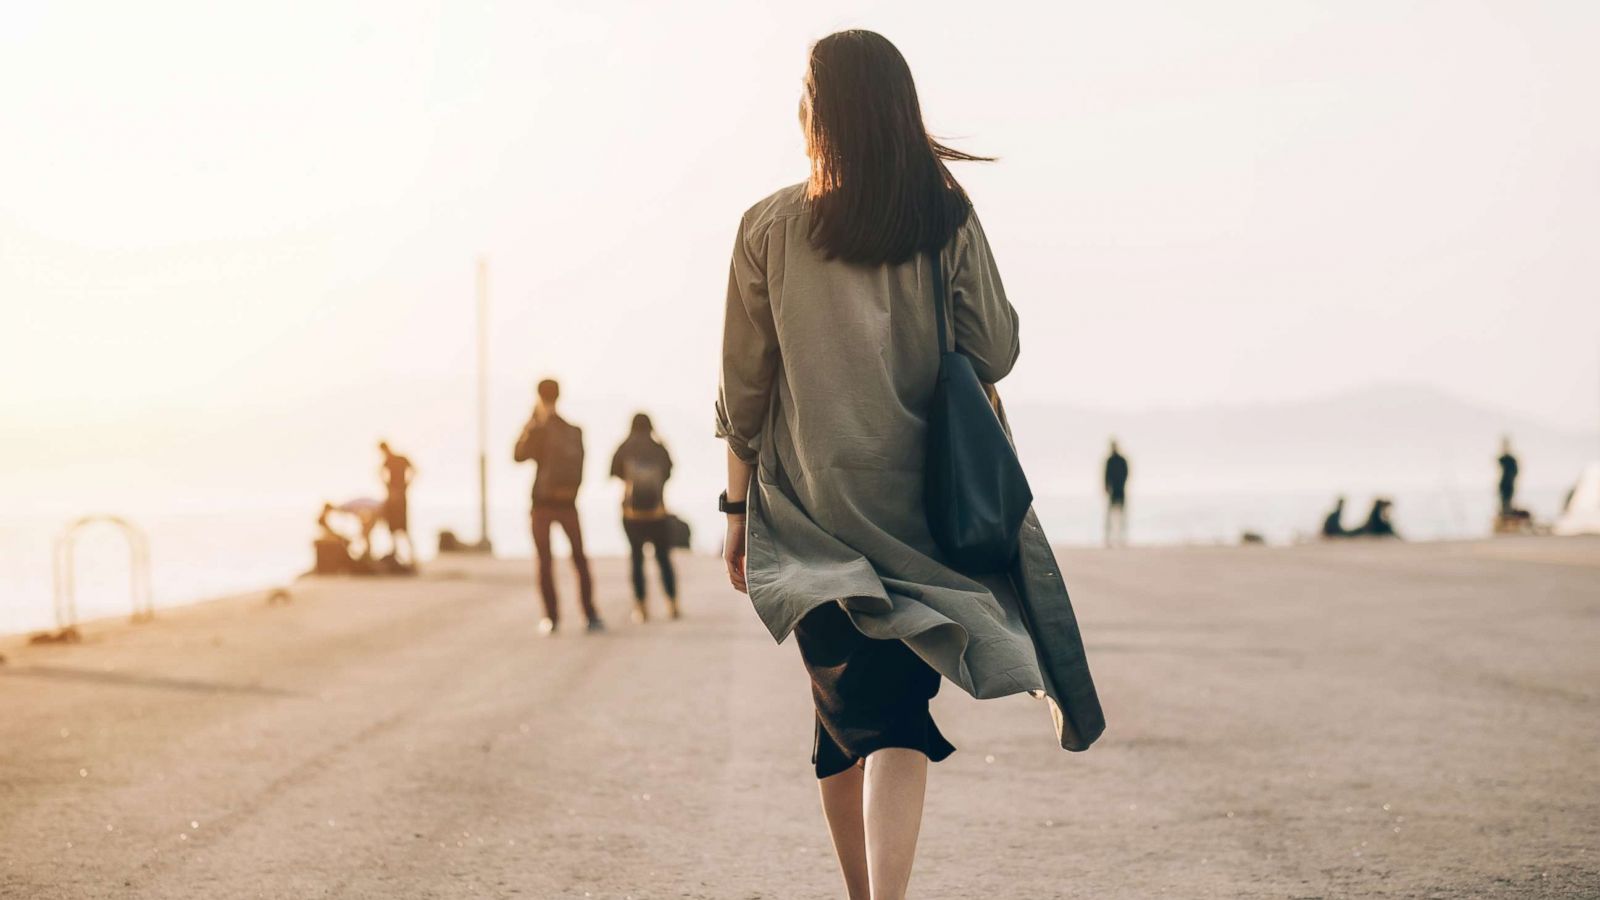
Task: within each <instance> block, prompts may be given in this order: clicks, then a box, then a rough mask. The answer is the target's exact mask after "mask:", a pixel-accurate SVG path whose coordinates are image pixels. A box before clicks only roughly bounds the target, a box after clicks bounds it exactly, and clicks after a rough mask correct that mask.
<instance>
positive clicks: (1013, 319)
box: [951, 212, 1022, 384]
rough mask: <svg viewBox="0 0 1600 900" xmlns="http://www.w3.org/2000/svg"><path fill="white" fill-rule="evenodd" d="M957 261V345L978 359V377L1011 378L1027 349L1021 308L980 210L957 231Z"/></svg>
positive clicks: (954, 292) (953, 293)
mask: <svg viewBox="0 0 1600 900" xmlns="http://www.w3.org/2000/svg"><path fill="white" fill-rule="evenodd" d="M953 251H954V252H953V254H952V255H953V257H954V258H953V260H952V266H951V307H952V310H953V312H954V314H955V332H956V349H958V350H960V351H961V352H962V353H964V354H966V355H967V357H968V358H969V359H971V360H972V367H973V369H975V370H976V371H977V373H978V377H979V378H981V379H983V380H984V381H985V382H988V383H989V384H994V383H995V382H997V381H999V380H1000V379H1002V378H1004V377H1006V375H1007V373H1009V372H1010V371H1011V367H1012V366H1013V365H1016V362H1017V356H1018V355H1019V354H1020V353H1021V352H1022V345H1021V342H1020V340H1019V338H1018V327H1017V326H1018V321H1017V311H1016V310H1015V309H1014V308H1012V306H1011V302H1010V301H1009V300H1007V299H1006V289H1005V286H1004V285H1002V284H1001V283H1000V269H999V268H998V267H996V266H995V263H994V254H993V253H991V252H990V250H989V239H988V237H987V236H985V235H984V233H983V225H982V224H981V223H980V222H979V221H978V214H977V213H976V212H973V213H971V214H970V215H969V216H968V217H967V222H966V224H964V225H962V226H961V230H960V231H959V232H957V233H956V241H955V247H954V248H953Z"/></svg>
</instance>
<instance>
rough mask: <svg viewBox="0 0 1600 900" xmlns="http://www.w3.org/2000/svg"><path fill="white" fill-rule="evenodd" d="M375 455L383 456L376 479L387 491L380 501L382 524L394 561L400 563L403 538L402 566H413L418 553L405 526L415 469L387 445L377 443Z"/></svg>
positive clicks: (381, 442) (386, 443)
mask: <svg viewBox="0 0 1600 900" xmlns="http://www.w3.org/2000/svg"><path fill="white" fill-rule="evenodd" d="M378 452H380V453H382V454H383V464H382V466H380V467H379V469H378V477H379V478H381V479H382V480H383V486H384V489H385V490H386V491H387V493H386V494H385V495H384V500H383V521H384V523H385V524H387V525H388V527H389V540H390V542H391V543H392V544H393V545H394V556H395V561H396V562H400V561H401V557H400V539H401V538H405V542H406V553H405V558H404V563H405V564H406V565H408V566H415V565H416V564H417V550H416V547H415V545H413V544H412V543H411V532H410V530H409V526H408V525H407V523H406V518H407V515H406V490H407V489H408V488H410V487H411V479H412V476H413V475H415V473H416V471H417V469H416V467H415V466H413V465H412V464H411V460H409V459H406V458H405V457H404V456H401V455H400V454H398V453H396V452H394V451H393V450H391V449H389V442H388V441H379V442H378Z"/></svg>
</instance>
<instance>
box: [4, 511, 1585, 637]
mask: <svg viewBox="0 0 1600 900" xmlns="http://www.w3.org/2000/svg"><path fill="white" fill-rule="evenodd" d="M1491 487H1492V485H1491ZM717 490H718V486H717V485H715V484H709V483H708V484H703V485H691V484H682V483H678V482H677V481H676V480H675V481H674V483H673V484H672V485H671V487H670V489H669V495H668V499H669V501H676V502H674V503H673V506H674V509H675V510H677V511H678V512H679V513H680V514H681V515H683V517H684V518H685V519H687V520H688V521H689V522H690V524H691V525H692V526H693V527H694V534H695V541H694V542H695V550H696V551H697V552H703V553H717V552H719V551H720V549H721V542H722V538H723V534H724V530H723V529H724V525H723V520H722V518H721V517H720V516H719V515H718V514H717V512H716V511H715V508H714V500H711V499H707V498H714V497H715V496H716V493H717ZM593 493H594V496H593V497H590V498H587V499H586V500H585V501H584V502H582V503H581V504H580V512H581V513H582V515H583V522H584V540H585V544H586V548H587V549H588V551H589V553H590V554H591V555H614V554H621V553H625V552H626V551H627V543H626V540H625V539H624V537H623V534H622V527H621V523H620V517H619V514H618V511H617V508H616V506H615V500H614V498H613V497H612V496H610V495H609V494H602V493H601V492H593ZM1562 494H1563V492H1562V491H1559V490H1556V489H1542V490H1538V489H1533V490H1528V491H1524V492H1522V493H1521V494H1520V495H1519V504H1520V505H1524V506H1527V507H1529V508H1530V509H1532V510H1533V511H1534V512H1535V514H1536V516H1538V517H1539V518H1540V519H1543V520H1546V521H1547V520H1549V519H1550V518H1552V517H1553V516H1554V515H1555V514H1556V513H1557V511H1558V510H1559V507H1560V504H1561V502H1562ZM1390 496H1391V497H1392V498H1393V499H1394V501H1395V507H1394V510H1393V520H1394V522H1395V524H1396V526H1397V528H1398V529H1399V530H1400V533H1401V534H1402V535H1403V536H1405V537H1406V538H1408V539H1412V540H1442V539H1455V538H1473V537H1483V536H1486V535H1487V534H1488V533H1489V530H1490V522H1491V518H1492V516H1493V512H1494V508H1495V503H1496V500H1495V498H1494V495H1493V492H1492V490H1487V491H1477V492H1467V491H1442V490H1436V491H1399V492H1396V493H1394V494H1391V495H1390ZM691 498H692V499H691ZM1332 499H1333V498H1332V497H1331V496H1330V495H1328V494H1326V493H1321V492H1317V493H1303V494H1285V493H1250V492H1204V493H1194V494H1176V493H1167V494H1157V495H1149V496H1145V495H1141V494H1140V493H1139V492H1138V491H1137V490H1134V491H1132V492H1131V493H1130V497H1129V506H1128V524H1129V537H1130V539H1131V541H1132V543H1134V544H1137V545H1179V544H1232V543H1237V542H1238V541H1239V540H1240V537H1241V535H1242V534H1243V533H1244V532H1246V531H1249V532H1254V533H1256V534H1260V535H1261V536H1262V537H1264V538H1265V539H1266V540H1267V541H1268V542H1269V543H1274V544H1286V543H1293V542H1296V541H1299V540H1311V539H1314V538H1315V536H1316V533H1317V530H1318V529H1319V528H1320V526H1321V522H1322V519H1323V516H1324V515H1326V513H1327V510H1328V509H1329V508H1330V507H1331V504H1332ZM694 500H697V501H698V502H693V501H694ZM1370 500H1371V498H1370V497H1367V496H1362V495H1352V496H1351V497H1350V498H1349V503H1348V504H1347V506H1346V512H1345V519H1344V521H1345V525H1346V526H1347V527H1355V526H1356V525H1359V524H1360V522H1361V521H1362V520H1363V519H1364V518H1365V516H1366V511H1367V509H1368V506H1369V505H1370ZM1035 508H1036V510H1037V511H1038V513H1039V516H1040V519H1041V521H1042V523H1043V525H1044V528H1045V531H1046V532H1047V533H1048V534H1049V535H1050V537H1051V539H1052V540H1053V541H1054V542H1055V543H1057V544H1061V545H1069V546H1072V545H1078V546H1094V545H1097V544H1099V543H1100V541H1101V539H1102V533H1101V529H1102V524H1103V515H1104V506H1103V502H1102V500H1101V498H1099V497H1094V496H1086V495H1072V496H1066V495H1045V496H1040V497H1038V498H1037V499H1036V501H1035ZM115 512H119V513H121V514H124V515H126V516H127V518H129V519H130V520H131V521H133V522H135V523H136V524H137V525H138V526H139V527H140V528H141V529H142V530H143V531H144V533H145V535H146V539H147V541H148V543H149V548H150V575H151V594H152V599H153V602H154V604H155V606H156V607H157V608H158V609H159V608H162V607H172V606H178V605H182V604H186V603H193V602H196V601H200V600H206V599H212V598H216V597H222V596H228V595H232V594H240V593H246V592H261V593H262V596H263V598H264V597H265V593H266V591H268V590H270V589H273V588H278V587H290V588H292V585H293V583H294V580H295V578H296V577H297V576H298V575H300V574H301V573H304V572H305V571H306V570H308V569H309V568H310V567H311V563H312V550H311V541H312V538H313V536H314V535H315V533H316V525H315V518H316V513H317V510H315V509H310V510H299V509H271V508H269V509H230V510H228V511H226V512H214V513H206V512H195V511H187V512H183V513H158V512H145V513H144V514H142V515H141V514H140V511H138V510H117V511H115ZM477 518H478V517H477V513H476V508H475V507H472V506H468V505H465V504H438V503H429V502H427V501H426V498H423V497H417V498H414V499H413V501H412V504H411V525H412V529H413V535H414V537H415V538H416V540H417V544H418V550H419V551H420V555H421V557H422V559H423V560H424V561H427V560H429V559H431V558H432V557H433V556H434V550H435V548H436V547H437V535H438V532H439V530H440V529H441V528H452V529H454V530H456V532H457V534H458V535H459V536H461V537H462V538H463V539H465V540H468V541H471V540H475V539H476V538H477V525H476V523H477ZM67 524H68V522H67V520H64V519H61V518H55V517H45V516H23V517H16V516H13V517H10V518H5V517H0V634H12V633H21V632H27V631H33V630H38V629H46V628H50V627H53V626H54V625H55V622H56V618H55V613H54V597H55V594H54V574H53V571H52V568H53V567H52V562H51V561H52V554H53V552H54V551H53V548H54V545H55V543H56V541H57V539H58V538H59V537H60V535H61V533H62V530H63V529H64V528H65V526H66V525H67ZM557 532H558V533H559V529H557ZM490 535H491V537H492V539H493V542H494V546H495V551H496V553H497V554H499V555H501V556H511V557H527V556H529V555H531V553H532V544H531V540H530V537H529V532H528V514H527V507H526V501H522V502H516V501H511V502H506V503H499V504H496V505H494V506H493V507H492V508H491V511H490ZM555 542H556V546H557V549H558V552H565V549H566V545H565V542H564V540H563V539H562V538H560V537H559V536H558V537H556V538H555ZM377 544H378V552H379V553H380V554H382V553H385V552H387V551H388V547H389V545H388V543H387V538H386V536H384V535H383V533H382V529H381V526H380V529H379V533H378V537H377ZM75 563H76V566H75V578H74V581H75V596H76V601H77V603H76V605H77V611H78V616H79V618H80V619H82V620H88V619H93V618H100V617H116V616H126V615H128V614H129V613H130V612H131V611H132V610H131V593H130V584H129V571H128V565H129V560H128V548H127V545H126V542H125V540H124V538H123V537H122V535H121V534H120V533H119V532H118V531H117V530H116V529H114V528H112V527H110V526H106V525H94V526H90V527H88V528H86V529H84V530H83V531H82V533H81V534H80V535H79V538H78V540H77V544H76V551H75ZM1067 574H1068V585H1069V587H1070V585H1071V578H1070V576H1071V573H1070V572H1068V573H1067ZM528 576H529V591H530V598H531V592H532V589H533V572H532V570H531V566H530V571H529V573H528ZM617 589H618V590H621V588H620V587H618V588H617Z"/></svg>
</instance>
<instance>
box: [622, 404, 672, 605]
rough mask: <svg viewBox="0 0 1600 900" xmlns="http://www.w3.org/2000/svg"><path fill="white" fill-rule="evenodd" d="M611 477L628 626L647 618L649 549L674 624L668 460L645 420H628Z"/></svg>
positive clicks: (665, 450) (647, 419)
mask: <svg viewBox="0 0 1600 900" xmlns="http://www.w3.org/2000/svg"><path fill="white" fill-rule="evenodd" d="M611 477H612V478H620V479H621V480H622V484H623V491H622V530H623V532H624V533H626V534H627V536H628V555H629V561H630V563H631V566H632V572H633V604H634V607H633V620H634V621H635V622H641V623H642V622H644V621H646V620H647V619H649V617H650V613H649V611H648V610H647V609H646V608H645V602H644V599H645V578H644V548H645V545H646V544H648V545H650V546H651V547H652V548H654V552H655V557H656V568H657V569H658V570H659V571H660V573H661V589H662V590H663V591H665V592H666V595H667V615H669V616H670V617H672V618H674V619H676V618H678V617H679V616H680V615H681V613H680V611H679V609H678V579H677V575H676V573H675V572H673V570H672V540H671V538H672V535H671V533H670V531H671V522H670V520H669V517H668V515H667V505H666V485H667V479H668V478H671V477H672V456H671V454H669V453H668V452H667V448H666V446H665V445H664V444H662V443H661V441H660V440H659V439H657V437H656V435H655V429H654V426H653V425H652V424H651V422H650V417H649V416H647V415H645V414H644V413H639V414H638V415H636V416H634V417H633V424H632V426H631V428H630V429H629V431H628V437H627V439H626V440H624V441H623V442H622V446H620V447H618V448H617V452H616V454H615V455H613V456H612V457H611Z"/></svg>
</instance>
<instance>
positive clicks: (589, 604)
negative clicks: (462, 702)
mask: <svg viewBox="0 0 1600 900" xmlns="http://www.w3.org/2000/svg"><path fill="white" fill-rule="evenodd" d="M537 392H538V400H537V402H535V403H534V407H533V415H532V416H530V417H529V419H528V424H527V425H525V426H524V427H523V429H522V435H521V437H519V438H518V439H517V446H516V449H515V451H514V452H513V454H512V457H513V458H514V459H515V460H516V461H517V462H532V463H533V464H534V476H533V502H532V509H531V510H530V512H529V516H528V517H529V520H530V521H531V523H532V528H533V546H534V549H535V551H536V553H537V556H538V564H537V568H538V570H539V571H538V575H539V596H540V598H541V599H542V600H543V602H544V618H543V619H541V620H540V621H539V633H540V634H542V635H546V636H548V635H551V634H554V633H555V630H556V626H557V624H558V623H559V622H560V620H561V611H560V609H559V607H558V606H557V603H556V576H555V570H554V566H555V560H554V556H553V554H552V552H551V549H550V526H551V525H552V524H555V525H560V526H561V530H562V532H563V533H565V534H566V536H567V543H568V544H570V545H571V546H572V565H573V567H574V568H576V569H577V572H578V601H579V602H580V603H581V604H582V606H583V615H584V618H585V619H587V620H588V630H589V631H590V632H591V633H593V632H598V631H603V630H605V625H604V624H603V623H602V622H601V621H600V614H599V613H598V612H596V611H595V608H594V582H593V579H591V578H590V576H589V558H588V557H587V556H585V555H584V553H583V528H582V526H581V525H580V523H579V522H578V487H579V486H580V485H581V484H582V483H583V430H582V429H581V428H579V427H578V426H576V425H573V424H572V423H570V422H568V421H567V420H566V419H563V418H561V416H560V415H559V414H558V413H557V412H556V400H557V399H558V398H560V396H561V386H560V385H559V384H557V383H556V382H555V381H554V380H552V379H549V378H546V379H545V380H543V381H541V382H539V386H538V389H537Z"/></svg>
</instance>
